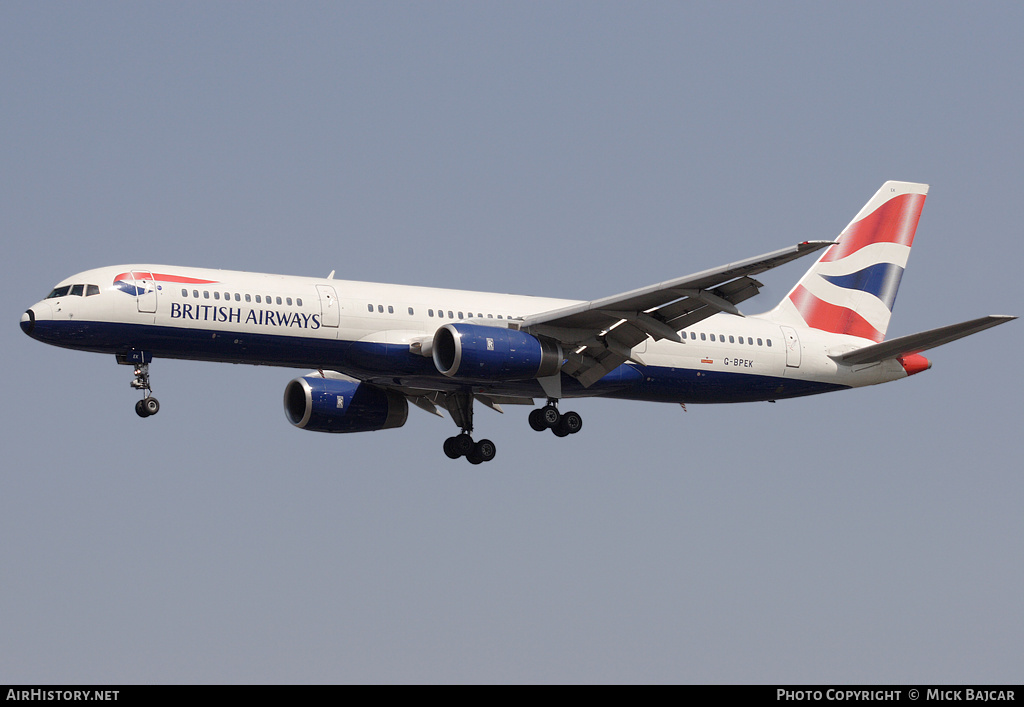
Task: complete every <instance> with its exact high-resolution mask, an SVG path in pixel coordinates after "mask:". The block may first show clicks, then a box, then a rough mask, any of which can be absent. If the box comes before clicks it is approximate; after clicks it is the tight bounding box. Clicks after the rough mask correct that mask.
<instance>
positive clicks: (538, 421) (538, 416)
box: [530, 408, 548, 432]
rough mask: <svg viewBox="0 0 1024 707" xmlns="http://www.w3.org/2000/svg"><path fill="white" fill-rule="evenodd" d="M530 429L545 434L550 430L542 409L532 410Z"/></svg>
mask: <svg viewBox="0 0 1024 707" xmlns="http://www.w3.org/2000/svg"><path fill="white" fill-rule="evenodd" d="M530 427H532V428H533V429H534V430H536V431H537V432H543V431H544V430H546V429H547V428H548V423H547V422H545V421H544V411H543V410H541V409H540V408H537V409H536V410H530Z"/></svg>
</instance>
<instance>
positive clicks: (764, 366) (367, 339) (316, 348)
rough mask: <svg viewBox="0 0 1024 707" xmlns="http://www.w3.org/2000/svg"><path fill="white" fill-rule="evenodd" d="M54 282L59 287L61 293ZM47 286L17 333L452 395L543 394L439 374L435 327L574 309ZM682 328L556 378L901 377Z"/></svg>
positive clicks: (430, 299)
mask: <svg viewBox="0 0 1024 707" xmlns="http://www.w3.org/2000/svg"><path fill="white" fill-rule="evenodd" d="M79 285H80V286H82V287H81V288H78V287H77V286H79ZM90 285H92V286H93V287H92V288H90V287H89V286H90ZM63 287H69V290H68V291H67V292H61V288H63ZM78 290H81V293H80V294H76V292H77V291H78ZM97 290H98V294H89V292H94V293H95V292H97ZM54 292H55V293H56V296H53V295H51V297H49V298H47V299H45V300H43V301H41V302H39V303H38V304H36V305H33V306H32V308H31V313H32V319H33V323H32V327H31V329H32V330H31V331H30V332H29V333H30V334H31V335H32V336H34V337H35V338H38V339H40V340H43V341H46V342H47V343H52V344H55V345H58V346H65V347H68V348H75V349H81V350H87V351H96V352H102V353H114V354H117V355H119V356H121V355H124V354H127V353H130V352H133V351H134V352H143V353H144V354H145V355H146V356H152V357H156V358H161V357H166V358H183V359H195V360H209V361H225V362H234V363H250V364H257V365H277V366H288V367H296V368H313V369H317V368H320V369H331V370H336V371H339V372H341V373H344V374H346V375H350V376H353V377H355V378H358V379H360V380H364V381H368V382H375V381H376V382H385V383H387V385H389V386H392V387H402V388H409V389H417V390H438V391H450V390H457V389H459V388H463V387H466V386H472V387H473V388H474V390H475V389H477V388H481V389H483V388H486V389H487V390H488V391H490V392H491V393H494V394H496V395H517V396H529V397H536V396H543V392H542V391H541V389H540V387H539V385H538V383H537V382H536V381H533V380H520V381H501V382H494V381H488V382H486V383H483V382H479V383H478V382H476V381H473V380H459V379H451V378H447V377H445V376H443V375H441V373H439V372H438V370H437V368H436V367H435V365H434V362H433V361H432V360H431V359H430V358H429V356H427V355H424V353H423V352H421V351H420V350H419V346H420V345H422V344H426V343H428V342H429V340H430V338H431V337H432V336H433V334H434V332H435V331H437V329H438V328H439V327H441V326H443V325H445V324H449V323H453V322H462V323H465V324H475V325H481V326H485V327H498V328H509V327H511V328H518V326H517V325H518V322H519V321H520V320H521V319H522V318H523V317H526V316H529V315H531V314H535V313H538V312H543V311H548V310H553V309H558V308H562V307H567V306H570V305H573V304H575V302H574V301H572V300H560V299H551V298H543V297H530V296H521V295H508V294H495V293H487V292H469V291H461V290H447V289H438V288H430V287H412V286H405V285H388V284H378V283H367V282H353V281H346V280H334V279H317V278H307V277H294V276H284V275H268V274H260V273H249V272H235V271H227V270H211V269H204V268H190V267H173V266H161V265H123V266H116V267H107V268H99V269H95V270H89V271H86V272H83V273H79V274H77V275H74V276H72V277H70V278H67V279H66V280H64V281H62V282H61V283H59V284H58V286H57V288H55V290H54ZM24 326H25V317H23V327H24ZM26 330H27V329H26ZM681 336H682V337H683V341H682V342H681V343H680V342H674V341H670V340H667V339H662V340H659V341H655V340H653V339H648V340H647V341H645V342H643V343H641V344H640V345H638V346H636V347H634V348H633V350H632V353H633V356H632V359H633V360H631V361H629V362H627V363H626V364H623V365H622V366H620V367H619V368H618V369H616V370H615V371H612V372H611V373H609V374H608V375H607V376H605V377H604V378H602V379H601V380H600V381H598V382H597V383H596V384H594V385H592V386H590V387H587V388H583V387H582V386H579V385H578V384H577V385H573V384H574V383H575V381H573V380H567V381H566V383H565V385H564V387H563V395H564V397H580V396H602V395H607V396H611V397H623V398H631V399H640V400H657V401H664V402H698V403H699V402H743V401H752V400H774V399H776V398H785V397H794V396H798V395H808V394H813V393H818V392H825V391H828V390H835V389H838V388H848V387H858V386H864V385H872V384H876V383H882V382H885V381H890V380H894V379H897V378H902V377H905V376H906V375H907V372H906V371H905V370H904V369H903V368H902V367H901V366H900V364H899V363H898V362H897V361H894V360H888V361H883V362H881V363H874V364H870V365H863V366H843V365H839V364H837V363H836V362H835V361H833V360H832V359H831V358H829V356H830V355H836V354H840V353H844V352H846V351H850V350H853V349H855V348H858V347H861V346H864V345H865V344H866V343H871V342H865V341H864V340H863V339H859V338H857V337H852V336H846V335H840V334H830V333H826V332H822V331H819V330H816V329H810V328H800V329H799V330H797V329H796V328H793V327H785V326H780V325H779V324H777V323H776V322H774V321H772V320H771V319H770V318H769V317H768V316H767V315H762V316H749V317H738V316H734V315H730V314H717V315H714V316H712V317H710V318H708V319H705V320H704V321H701V322H699V323H697V324H695V325H693V326H692V327H690V328H688V329H685V330H683V331H682V332H681ZM425 350H429V345H427V346H426V347H425ZM563 377H565V376H563ZM565 378H567V377H565Z"/></svg>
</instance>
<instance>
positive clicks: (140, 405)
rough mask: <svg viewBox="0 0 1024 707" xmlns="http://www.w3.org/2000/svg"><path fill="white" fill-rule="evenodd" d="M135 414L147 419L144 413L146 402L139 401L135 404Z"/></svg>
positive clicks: (147, 415)
mask: <svg viewBox="0 0 1024 707" xmlns="http://www.w3.org/2000/svg"><path fill="white" fill-rule="evenodd" d="M135 414H136V415H138V416H139V417H149V413H148V412H146V401H145V400H140V401H139V402H137V403H135Z"/></svg>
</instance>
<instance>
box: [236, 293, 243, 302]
mask: <svg viewBox="0 0 1024 707" xmlns="http://www.w3.org/2000/svg"><path fill="white" fill-rule="evenodd" d="M241 301H242V295H240V294H238V293H237V292H236V293H235V302H241Z"/></svg>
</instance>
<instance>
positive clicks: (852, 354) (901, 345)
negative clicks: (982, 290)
mask: <svg viewBox="0 0 1024 707" xmlns="http://www.w3.org/2000/svg"><path fill="white" fill-rule="evenodd" d="M1016 318H1017V317H1011V316H1009V315H1005V314H991V315H989V316H987V317H981V318H979V319H972V320H970V321H967V322H960V323H959V324H950V325H948V326H944V327H939V328H938V329H929V330H928V331H922V332H919V333H917V334H910V335H908V336H900V337H898V338H895V339H890V340H888V341H882V342H880V343H877V344H871V345H870V346H865V347H864V348H861V349H856V350H854V351H849V352H847V353H844V354H839V355H837V356H830V357H829V358H831V359H832V360H833V361H835V362H836V363H842V364H846V365H848V366H853V365H857V364H863V363H877V362H879V361H884V360H886V359H889V358H896V357H897V356H906V355H908V354H916V353H920V352H921V351H926V350H928V349H934V348H935V347H936V346H942V345H943V344H948V343H949V342H950V341H956V340H957V339H961V338H963V337H965V336H970V335H971V334H976V333H978V332H979V331H982V330H984V329H988V328H989V327H994V326H997V325H999V324H1004V323H1006V322H1008V321H1010V320H1012V319H1016Z"/></svg>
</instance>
